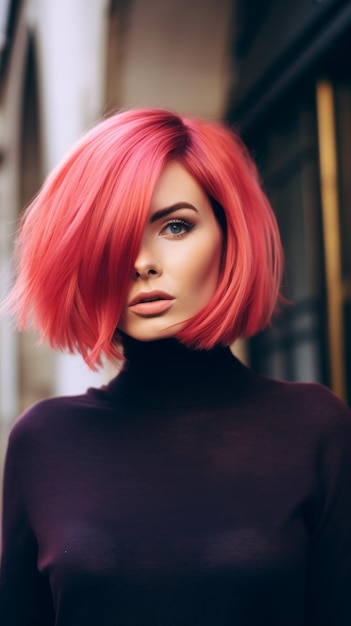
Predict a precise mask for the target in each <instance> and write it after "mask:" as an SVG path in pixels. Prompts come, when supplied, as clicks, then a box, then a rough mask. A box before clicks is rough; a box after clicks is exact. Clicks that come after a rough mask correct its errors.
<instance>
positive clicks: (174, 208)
mask: <svg viewBox="0 0 351 626" xmlns="http://www.w3.org/2000/svg"><path fill="white" fill-rule="evenodd" d="M179 209H192V210H193V211H196V213H197V212H198V211H197V208H196V207H194V205H193V204H190V202H177V203H176V204H172V205H171V206H168V207H166V208H164V209H160V210H159V211H155V213H153V215H152V216H151V218H150V223H151V224H152V223H153V222H157V220H159V219H160V218H161V217H165V216H166V215H169V214H170V213H174V211H178V210H179Z"/></svg>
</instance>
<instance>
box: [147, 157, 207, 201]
mask: <svg viewBox="0 0 351 626" xmlns="http://www.w3.org/2000/svg"><path fill="white" fill-rule="evenodd" d="M181 201H184V202H185V201H186V202H190V203H191V204H194V205H195V206H196V207H197V206H199V207H201V206H202V205H203V204H204V203H205V204H206V205H207V204H209V200H208V198H207V196H206V194H205V192H204V191H203V189H202V188H201V187H200V185H199V183H198V182H197V181H196V180H195V178H194V177H193V176H191V174H189V172H188V171H187V170H186V169H185V168H184V167H183V165H181V164H180V163H178V162H177V161H171V162H170V163H168V164H167V165H166V166H165V168H164V169H163V171H162V173H161V175H160V178H159V179H158V181H157V184H156V187H155V190H154V193H153V196H152V199H151V205H150V211H151V212H154V211H157V210H158V209H162V208H165V207H167V206H171V205H172V204H176V203H178V202H181Z"/></svg>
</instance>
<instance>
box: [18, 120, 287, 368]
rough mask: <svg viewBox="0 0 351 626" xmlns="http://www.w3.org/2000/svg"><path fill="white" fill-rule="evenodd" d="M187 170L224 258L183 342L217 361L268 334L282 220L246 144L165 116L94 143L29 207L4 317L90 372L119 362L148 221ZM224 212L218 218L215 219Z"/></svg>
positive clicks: (82, 143) (97, 132)
mask: <svg viewBox="0 0 351 626" xmlns="http://www.w3.org/2000/svg"><path fill="white" fill-rule="evenodd" d="M171 160H176V161H177V162H179V163H180V164H181V165H182V166H183V167H184V168H185V169H186V170H187V171H188V172H189V173H190V174H191V175H192V176H193V177H194V179H195V180H196V181H197V182H198V183H199V184H200V186H201V187H202V189H203V190H204V192H205V193H206V194H207V196H208V198H209V199H210V200H211V202H212V206H213V207H214V210H215V207H216V206H217V208H218V205H219V206H220V207H221V208H222V209H223V212H224V216H225V226H224V228H223V225H222V228H223V230H224V231H225V237H224V239H225V250H224V260H223V267H222V271H221V275H220V277H219V282H218V286H217V289H216V292H215V293H214V295H213V297H212V299H211V301H210V303H209V304H208V305H207V306H205V307H204V308H203V309H202V310H201V311H200V312H199V313H197V314H196V315H195V316H194V317H193V318H191V319H190V320H188V324H187V325H186V327H185V328H184V329H183V330H181V331H180V332H179V333H177V334H176V337H177V338H178V339H179V340H180V341H181V342H183V343H184V344H186V345H188V346H192V347H194V348H197V349H210V348H211V347H213V346H214V345H215V344H222V345H229V344H231V343H232V342H233V341H234V340H235V339H236V338H238V337H249V336H252V335H254V334H255V333H256V332H258V331H259V330H262V329H263V328H265V327H266V326H267V325H269V323H270V320H271V316H272V313H273V311H274V309H275V306H276V302H277V299H278V297H279V289H280V283H281V276H282V265H283V254H282V249H281V243H280V237H279V232H278V227H277V223H276V219H275V217H274V214H273V211H272V209H271V207H270V204H269V202H268V200H267V198H266V196H265V194H264V193H263V191H262V189H261V186H260V182H259V178H258V175H257V170H256V167H255V165H254V163H253V162H252V160H251V158H250V156H249V154H248V152H247V150H246V148H245V147H244V146H243V144H242V142H241V140H240V139H239V138H238V137H237V136H236V135H235V134H234V133H233V132H232V131H230V130H229V129H228V128H226V127H225V126H223V125H222V124H220V123H216V122H207V121H201V120H198V119H195V118H188V117H180V116H179V115H177V114H175V113H173V112H170V111H166V110H162V109H139V110H129V111H123V112H121V113H118V114H115V115H113V116H111V117H109V118H107V119H105V120H103V121H102V122H100V123H99V124H98V125H97V126H96V127H95V128H93V129H92V130H90V131H89V132H87V134H85V135H84V136H83V137H82V138H81V139H80V140H79V141H78V142H77V143H76V144H75V145H74V146H73V148H72V149H71V151H70V152H69V153H68V155H67V156H66V157H65V159H64V160H63V161H62V163H61V164H59V165H58V167H56V168H55V170H54V171H53V172H52V173H51V175H49V177H48V178H47V180H46V182H45V183H44V185H43V187H42V189H41V190H40V192H39V193H38V195H37V197H36V198H35V199H34V201H33V202H32V203H31V205H30V206H29V207H28V209H27V211H26V212H25V214H24V216H23V218H22V220H21V225H20V226H21V227H20V231H19V235H18V239H17V245H16V252H15V259H16V262H17V280H16V282H15V285H14V287H13V289H12V291H11V293H10V296H9V299H8V302H7V306H8V308H9V310H10V311H11V312H12V313H14V314H15V315H16V317H17V320H18V327H19V328H20V329H24V328H32V329H33V330H36V331H38V332H39V333H40V336H41V339H42V340H48V341H49V343H50V345H51V346H52V347H54V348H58V349H60V350H68V351H70V352H79V353H80V354H81V355H82V356H83V358H84V360H85V361H86V362H87V364H88V365H89V367H90V368H91V369H97V367H98V366H99V365H101V364H102V356H103V355H105V356H106V357H107V358H108V359H110V360H121V359H123V354H122V350H121V345H120V337H119V335H118V331H117V330H116V328H117V327H118V320H119V319H120V316H121V312H122V310H123V306H124V304H125V301H126V297H127V292H128V289H129V284H130V276H131V272H132V268H133V263H134V261H135V258H136V256H137V253H138V250H139V246H140V241H141V237H142V233H143V229H144V226H145V223H146V220H147V215H148V210H149V206H150V202H151V198H152V195H153V191H154V189H155V186H156V183H157V181H158V179H159V176H160V174H161V172H162V170H163V168H164V167H165V165H166V164H167V163H168V162H169V161H171ZM215 212H216V211H215Z"/></svg>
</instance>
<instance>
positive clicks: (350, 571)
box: [305, 391, 351, 626]
mask: <svg viewBox="0 0 351 626" xmlns="http://www.w3.org/2000/svg"><path fill="white" fill-rule="evenodd" d="M319 420H320V423H321V427H322V430H323V432H322V436H321V441H320V444H319V447H318V453H317V459H316V480H317V485H318V488H317V497H316V501H315V507H314V509H315V515H314V527H313V530H312V537H311V542H310V548H309V554H308V564H307V576H306V596H305V597H306V607H305V626H331V625H334V624H335V626H349V625H350V624H351V593H350V585H351V413H350V411H349V410H348V409H347V408H346V407H345V406H344V405H343V403H342V402H340V401H339V400H337V399H336V398H335V397H334V396H333V395H332V394H331V393H330V392H329V391H325V398H324V402H323V407H322V410H321V414H320V416H319Z"/></svg>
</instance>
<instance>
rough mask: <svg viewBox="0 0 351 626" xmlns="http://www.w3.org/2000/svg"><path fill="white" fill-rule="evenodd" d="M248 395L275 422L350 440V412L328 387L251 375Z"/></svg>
mask: <svg viewBox="0 0 351 626" xmlns="http://www.w3.org/2000/svg"><path fill="white" fill-rule="evenodd" d="M251 385H252V386H251V395H252V396H254V397H255V400H254V401H255V403H256V406H258V405H259V406H260V407H261V410H263V411H264V412H265V413H268V414H270V415H273V416H276V417H278V418H279V420H281V419H283V420H284V421H285V422H288V423H293V424H295V425H297V424H301V428H302V429H303V431H304V432H306V434H307V433H308V431H309V429H311V431H312V432H314V433H316V432H319V433H320V434H323V433H324V434H325V435H326V436H328V434H329V433H330V432H333V433H337V432H339V431H340V432H345V434H347V436H348V437H351V411H350V409H349V408H348V407H347V406H346V404H345V403H344V402H343V401H342V400H340V399H339V398H338V397H337V396H336V395H335V394H334V393H333V392H332V391H331V390H330V389H329V388H327V387H325V386H323V385H321V384H318V383H303V382H287V381H280V380H274V379H271V378H267V377H264V376H261V375H258V374H255V373H254V374H253V375H252V382H251Z"/></svg>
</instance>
